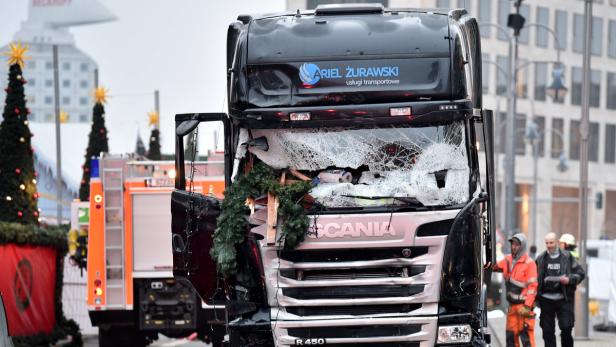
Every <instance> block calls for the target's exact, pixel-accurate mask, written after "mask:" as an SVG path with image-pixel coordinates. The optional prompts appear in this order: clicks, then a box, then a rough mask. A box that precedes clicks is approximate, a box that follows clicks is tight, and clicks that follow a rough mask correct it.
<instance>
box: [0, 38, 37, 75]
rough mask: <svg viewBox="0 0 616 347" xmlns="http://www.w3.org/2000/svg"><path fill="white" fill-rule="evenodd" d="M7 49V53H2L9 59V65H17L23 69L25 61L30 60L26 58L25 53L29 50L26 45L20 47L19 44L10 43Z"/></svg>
mask: <svg viewBox="0 0 616 347" xmlns="http://www.w3.org/2000/svg"><path fill="white" fill-rule="evenodd" d="M9 49H10V51H9V52H4V55H6V56H8V57H9V62H8V63H9V65H13V64H19V66H20V67H21V68H22V69H23V68H24V62H25V60H27V59H30V58H31V57H29V56H26V52H27V51H28V49H29V47H28V45H22V44H21V42H20V43H18V44H15V43H10V44H9Z"/></svg>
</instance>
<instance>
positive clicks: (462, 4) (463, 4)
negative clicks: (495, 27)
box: [457, 0, 471, 8]
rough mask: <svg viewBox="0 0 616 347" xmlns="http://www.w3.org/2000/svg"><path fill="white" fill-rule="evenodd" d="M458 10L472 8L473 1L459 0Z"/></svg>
mask: <svg viewBox="0 0 616 347" xmlns="http://www.w3.org/2000/svg"><path fill="white" fill-rule="evenodd" d="M457 7H458V8H469V7H471V0H458V6H457Z"/></svg>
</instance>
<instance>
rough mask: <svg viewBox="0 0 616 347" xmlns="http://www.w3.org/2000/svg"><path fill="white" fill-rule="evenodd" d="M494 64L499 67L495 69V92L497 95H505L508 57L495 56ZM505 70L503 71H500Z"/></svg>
mask: <svg viewBox="0 0 616 347" xmlns="http://www.w3.org/2000/svg"><path fill="white" fill-rule="evenodd" d="M496 65H498V66H499V68H497V69H496V71H497V73H496V94H497V95H505V94H506V93H507V83H508V82H507V80H508V78H507V75H506V74H505V71H509V69H508V67H509V58H508V57H506V56H502V55H499V56H496ZM502 70H505V71H502Z"/></svg>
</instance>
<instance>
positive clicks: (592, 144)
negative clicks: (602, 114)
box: [588, 122, 599, 162]
mask: <svg viewBox="0 0 616 347" xmlns="http://www.w3.org/2000/svg"><path fill="white" fill-rule="evenodd" d="M588 130H589V132H588V160H590V161H594V162H597V161H599V123H596V122H590V127H589V129H588Z"/></svg>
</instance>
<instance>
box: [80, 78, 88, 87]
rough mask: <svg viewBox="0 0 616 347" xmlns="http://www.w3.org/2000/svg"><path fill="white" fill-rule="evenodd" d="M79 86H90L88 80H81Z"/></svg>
mask: <svg viewBox="0 0 616 347" xmlns="http://www.w3.org/2000/svg"><path fill="white" fill-rule="evenodd" d="M79 87H81V88H88V80H81V81H79Z"/></svg>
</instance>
